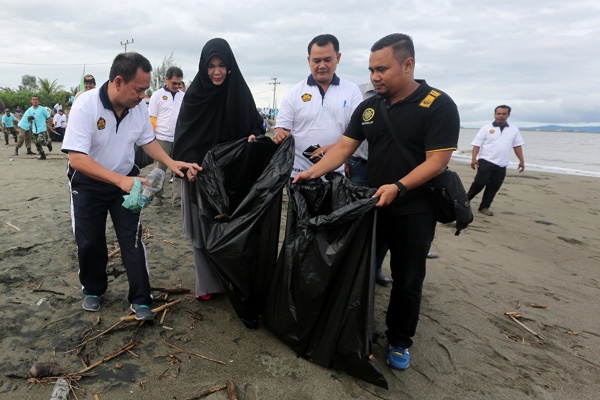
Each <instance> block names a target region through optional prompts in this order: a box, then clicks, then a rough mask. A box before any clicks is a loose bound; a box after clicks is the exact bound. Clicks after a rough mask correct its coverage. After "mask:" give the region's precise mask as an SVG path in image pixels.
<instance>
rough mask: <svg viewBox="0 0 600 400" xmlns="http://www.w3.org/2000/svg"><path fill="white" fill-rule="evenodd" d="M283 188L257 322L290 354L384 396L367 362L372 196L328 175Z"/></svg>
mask: <svg viewBox="0 0 600 400" xmlns="http://www.w3.org/2000/svg"><path fill="white" fill-rule="evenodd" d="M327 179H328V181H327V182H325V181H323V180H321V179H313V180H309V181H305V182H300V183H298V184H293V185H290V186H289V188H288V193H289V206H288V214H287V225H286V235H285V240H284V243H283V247H282V249H281V253H280V255H279V259H278V261H277V270H276V272H275V277H274V280H273V284H272V285H271V291H270V293H269V298H268V301H267V305H266V307H265V310H264V312H263V320H264V323H265V325H266V326H267V328H269V329H270V330H271V331H272V332H273V333H275V335H277V337H279V339H281V340H282V341H284V342H285V343H287V344H288V345H289V346H290V347H292V348H293V349H294V351H295V352H296V354H298V355H299V356H301V357H304V358H307V359H309V360H311V361H313V362H315V363H317V364H320V365H323V366H325V367H328V368H337V369H340V370H343V371H345V372H347V373H348V374H350V375H352V376H355V377H357V378H360V379H362V380H364V381H367V382H369V383H372V384H374V385H377V386H380V387H384V388H386V389H387V382H386V380H385V378H384V377H383V375H382V374H381V372H380V371H379V370H378V369H377V366H376V365H375V363H374V362H373V361H372V360H371V358H370V356H371V336H372V330H373V310H374V295H375V293H374V291H375V289H374V284H375V282H374V279H375V271H374V269H375V204H376V203H377V199H374V198H371V196H372V195H373V193H374V192H375V190H374V189H369V188H365V187H361V186H355V185H354V184H352V183H351V182H350V180H349V179H347V178H345V177H344V176H342V175H340V174H337V173H333V174H329V175H327Z"/></svg>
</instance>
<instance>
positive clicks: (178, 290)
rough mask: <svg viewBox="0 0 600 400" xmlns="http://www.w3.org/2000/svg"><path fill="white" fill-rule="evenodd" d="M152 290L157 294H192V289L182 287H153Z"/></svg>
mask: <svg viewBox="0 0 600 400" xmlns="http://www.w3.org/2000/svg"><path fill="white" fill-rule="evenodd" d="M150 290H152V291H155V292H163V293H169V294H188V293H190V292H191V289H186V288H182V287H173V288H163V287H152V288H150Z"/></svg>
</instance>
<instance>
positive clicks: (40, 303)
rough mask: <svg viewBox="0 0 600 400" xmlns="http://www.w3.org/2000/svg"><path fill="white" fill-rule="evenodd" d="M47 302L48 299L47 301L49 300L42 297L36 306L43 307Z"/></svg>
mask: <svg viewBox="0 0 600 400" xmlns="http://www.w3.org/2000/svg"><path fill="white" fill-rule="evenodd" d="M46 300H48V299H47V298H45V297H42V298H41V299H39V300H38V301H37V303H35V305H36V306H38V307H39V306H41V305H42V303H43V302H45V301H46Z"/></svg>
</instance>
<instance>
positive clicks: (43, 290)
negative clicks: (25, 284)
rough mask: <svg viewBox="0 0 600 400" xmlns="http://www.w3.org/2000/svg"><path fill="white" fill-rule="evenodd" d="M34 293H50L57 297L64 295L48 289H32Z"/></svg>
mask: <svg viewBox="0 0 600 400" xmlns="http://www.w3.org/2000/svg"><path fill="white" fill-rule="evenodd" d="M33 292H34V293H52V294H57V295H59V296H64V295H65V294H64V293H61V292H56V291H54V290H50V289H33Z"/></svg>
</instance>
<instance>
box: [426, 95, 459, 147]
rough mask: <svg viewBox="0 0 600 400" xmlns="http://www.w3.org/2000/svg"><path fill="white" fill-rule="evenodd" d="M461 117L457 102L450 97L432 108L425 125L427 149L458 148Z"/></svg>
mask: <svg viewBox="0 0 600 400" xmlns="http://www.w3.org/2000/svg"><path fill="white" fill-rule="evenodd" d="M459 133H460V117H459V115H458V108H457V107H456V104H455V103H454V102H453V101H452V100H450V99H448V100H447V101H446V102H445V103H442V104H441V105H440V106H439V107H436V108H434V109H432V110H431V115H429V118H428V121H427V122H426V125H425V138H424V143H425V151H426V152H428V151H441V150H456V148H457V146H458V135H459Z"/></svg>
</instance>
